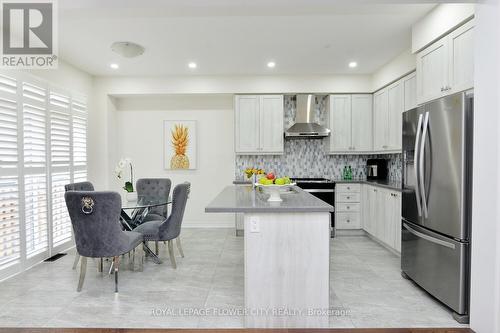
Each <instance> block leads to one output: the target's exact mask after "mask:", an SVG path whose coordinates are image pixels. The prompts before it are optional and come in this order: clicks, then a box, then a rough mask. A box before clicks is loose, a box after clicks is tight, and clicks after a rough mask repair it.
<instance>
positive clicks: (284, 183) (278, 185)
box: [255, 172, 295, 201]
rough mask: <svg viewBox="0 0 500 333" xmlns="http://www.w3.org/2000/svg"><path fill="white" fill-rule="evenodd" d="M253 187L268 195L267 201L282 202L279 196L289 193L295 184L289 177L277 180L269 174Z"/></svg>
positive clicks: (271, 173)
mask: <svg viewBox="0 0 500 333" xmlns="http://www.w3.org/2000/svg"><path fill="white" fill-rule="evenodd" d="M255 185H256V186H258V187H260V188H262V190H263V191H264V192H266V193H268V194H269V199H267V201H283V199H281V196H280V194H282V193H286V192H291V188H292V186H294V185H295V183H292V181H291V180H290V178H289V177H286V176H285V177H280V178H277V177H276V175H275V174H274V173H273V172H269V173H268V174H267V175H265V176H264V177H261V178H260V179H259V181H258V182H257V183H256V184H255Z"/></svg>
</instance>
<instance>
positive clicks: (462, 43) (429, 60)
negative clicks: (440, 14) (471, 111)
mask: <svg viewBox="0 0 500 333" xmlns="http://www.w3.org/2000/svg"><path fill="white" fill-rule="evenodd" d="M473 30H474V20H470V21H468V22H466V23H465V24H463V25H462V26H460V27H458V28H457V29H455V30H454V31H452V32H450V33H449V34H448V35H446V36H444V37H442V38H441V39H439V40H438V41H436V42H434V43H433V44H431V45H430V46H429V47H427V48H425V49H424V50H422V51H420V52H419V53H418V54H417V102H418V104H422V103H425V102H428V101H430V100H433V99H436V98H440V97H443V96H446V95H449V94H453V93H455V92H459V91H463V90H467V89H470V88H472V87H473V86H474V60H473V52H474V45H473Z"/></svg>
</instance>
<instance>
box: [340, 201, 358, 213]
mask: <svg viewBox="0 0 500 333" xmlns="http://www.w3.org/2000/svg"><path fill="white" fill-rule="evenodd" d="M335 211H336V212H359V203H344V202H341V203H338V204H335Z"/></svg>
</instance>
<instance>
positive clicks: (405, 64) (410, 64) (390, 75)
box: [372, 49, 417, 91]
mask: <svg viewBox="0 0 500 333" xmlns="http://www.w3.org/2000/svg"><path fill="white" fill-rule="evenodd" d="M416 65H417V60H416V57H415V54H413V53H411V50H409V49H408V50H406V51H404V52H403V53H401V54H400V55H398V56H397V57H396V58H394V59H392V60H391V61H389V62H388V63H387V64H385V65H384V66H382V67H381V68H380V69H378V70H377V71H376V72H375V73H373V75H372V91H376V90H378V89H380V88H382V87H384V86H386V85H388V84H389V83H392V82H393V81H395V80H397V79H399V78H400V77H402V76H404V75H406V74H408V73H410V72H412V71H414V70H415V68H416Z"/></svg>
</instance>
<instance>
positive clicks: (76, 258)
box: [73, 253, 80, 269]
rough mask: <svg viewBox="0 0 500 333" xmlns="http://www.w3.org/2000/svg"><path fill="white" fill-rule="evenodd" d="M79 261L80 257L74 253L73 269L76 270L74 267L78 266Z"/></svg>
mask: <svg viewBox="0 0 500 333" xmlns="http://www.w3.org/2000/svg"><path fill="white" fill-rule="evenodd" d="M79 260H80V255H79V254H78V253H76V255H75V261H73V269H76V266H78V261H79Z"/></svg>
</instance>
